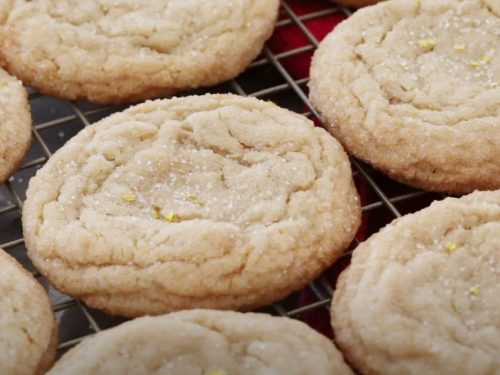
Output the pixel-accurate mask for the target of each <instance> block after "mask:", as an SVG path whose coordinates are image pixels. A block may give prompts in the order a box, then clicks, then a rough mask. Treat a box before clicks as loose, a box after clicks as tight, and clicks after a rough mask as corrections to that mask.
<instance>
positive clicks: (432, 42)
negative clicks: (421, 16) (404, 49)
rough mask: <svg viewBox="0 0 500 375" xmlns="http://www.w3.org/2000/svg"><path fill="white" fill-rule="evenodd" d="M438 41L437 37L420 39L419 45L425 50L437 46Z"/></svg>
mask: <svg viewBox="0 0 500 375" xmlns="http://www.w3.org/2000/svg"><path fill="white" fill-rule="evenodd" d="M436 43H437V41H436V38H426V39H420V40H419V41H418V45H419V47H420V48H422V49H425V50H431V49H433V48H434V47H435V46H436Z"/></svg>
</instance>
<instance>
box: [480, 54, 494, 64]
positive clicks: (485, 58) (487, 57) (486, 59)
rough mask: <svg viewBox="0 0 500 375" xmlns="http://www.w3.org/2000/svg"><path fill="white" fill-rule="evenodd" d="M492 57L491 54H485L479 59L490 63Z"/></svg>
mask: <svg viewBox="0 0 500 375" xmlns="http://www.w3.org/2000/svg"><path fill="white" fill-rule="evenodd" d="M491 59H492V57H491V56H490V55H483V56H481V58H480V59H479V60H481V62H484V63H486V64H488V63H489V62H490V61H491Z"/></svg>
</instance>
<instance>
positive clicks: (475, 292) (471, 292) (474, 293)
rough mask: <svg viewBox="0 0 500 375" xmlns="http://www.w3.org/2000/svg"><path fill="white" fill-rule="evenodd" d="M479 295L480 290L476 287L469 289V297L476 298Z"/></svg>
mask: <svg viewBox="0 0 500 375" xmlns="http://www.w3.org/2000/svg"><path fill="white" fill-rule="evenodd" d="M479 294H481V289H480V288H479V287H478V286H473V287H470V288H469V295H471V296H478V295H479Z"/></svg>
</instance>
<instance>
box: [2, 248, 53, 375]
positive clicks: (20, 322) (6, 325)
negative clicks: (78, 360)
mask: <svg viewBox="0 0 500 375" xmlns="http://www.w3.org/2000/svg"><path fill="white" fill-rule="evenodd" d="M55 340H56V327H55V322H54V316H53V315H52V309H51V307H50V303H49V300H48V298H47V295H46V294H45V291H44V290H43V288H42V287H41V286H40V284H38V283H37V282H36V281H35V279H34V278H33V277H32V276H31V275H30V274H29V273H28V272H27V271H26V270H24V269H23V268H22V266H21V265H20V264H18V263H17V262H16V261H15V260H14V259H13V258H12V257H10V256H9V255H7V254H6V253H5V252H4V251H3V250H1V249H0V374H9V375H35V374H42V373H43V372H44V370H46V369H47V368H48V367H50V365H51V364H52V361H53V360H54V354H55V344H56V343H55Z"/></svg>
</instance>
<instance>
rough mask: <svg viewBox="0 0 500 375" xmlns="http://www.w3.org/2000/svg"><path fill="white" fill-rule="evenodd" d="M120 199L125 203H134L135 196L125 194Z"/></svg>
mask: <svg viewBox="0 0 500 375" xmlns="http://www.w3.org/2000/svg"><path fill="white" fill-rule="evenodd" d="M122 199H123V200H124V201H125V202H135V200H136V197H135V194H132V193H126V194H123V195H122Z"/></svg>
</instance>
